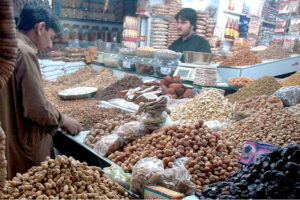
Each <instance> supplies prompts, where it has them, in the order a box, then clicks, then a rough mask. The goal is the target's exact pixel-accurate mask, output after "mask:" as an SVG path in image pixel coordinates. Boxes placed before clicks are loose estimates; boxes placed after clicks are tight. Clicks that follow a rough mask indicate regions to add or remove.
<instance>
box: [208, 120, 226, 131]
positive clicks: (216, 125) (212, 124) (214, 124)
mask: <svg viewBox="0 0 300 200" xmlns="http://www.w3.org/2000/svg"><path fill="white" fill-rule="evenodd" d="M204 125H206V126H207V127H208V128H209V129H210V130H212V131H215V132H218V131H219V130H221V129H222V128H224V127H225V126H226V125H227V123H225V122H223V123H221V122H219V121H218V120H212V121H206V122H204Z"/></svg>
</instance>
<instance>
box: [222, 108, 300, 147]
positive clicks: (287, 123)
mask: <svg viewBox="0 0 300 200" xmlns="http://www.w3.org/2000/svg"><path fill="white" fill-rule="evenodd" d="M299 130H300V118H299V115H297V114H295V113H294V112H292V111H289V110H288V109H284V108H279V107H277V106H271V107H270V108H267V109H263V110H261V111H258V112H257V113H255V114H253V115H251V116H250V117H247V118H245V119H243V120H240V121H238V122H235V123H233V124H231V125H230V126H227V127H226V128H225V129H222V130H221V131H220V132H218V133H219V134H220V135H222V136H223V137H224V138H225V139H227V140H228V141H231V143H232V144H233V146H234V147H235V148H237V149H242V148H243V144H244V142H245V140H257V141H260V142H264V143H269V144H273V145H280V146H284V147H286V146H287V145H288V144H289V143H291V142H294V143H296V144H300V134H299Z"/></svg>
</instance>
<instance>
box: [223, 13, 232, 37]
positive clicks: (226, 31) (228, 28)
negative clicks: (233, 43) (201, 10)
mask: <svg viewBox="0 0 300 200" xmlns="http://www.w3.org/2000/svg"><path fill="white" fill-rule="evenodd" d="M230 34H231V19H230V18H229V17H228V18H227V23H226V26H225V34H224V38H227V39H230Z"/></svg>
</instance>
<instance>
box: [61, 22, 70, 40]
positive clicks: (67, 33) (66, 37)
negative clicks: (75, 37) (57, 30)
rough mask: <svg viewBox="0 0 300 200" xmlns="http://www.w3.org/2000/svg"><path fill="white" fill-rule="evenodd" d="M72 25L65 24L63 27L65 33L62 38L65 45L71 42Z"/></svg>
mask: <svg viewBox="0 0 300 200" xmlns="http://www.w3.org/2000/svg"><path fill="white" fill-rule="evenodd" d="M70 31H71V28H70V24H64V25H63V31H62V37H61V42H63V43H68V42H69V40H70Z"/></svg>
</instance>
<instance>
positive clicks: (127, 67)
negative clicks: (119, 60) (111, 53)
mask: <svg viewBox="0 0 300 200" xmlns="http://www.w3.org/2000/svg"><path fill="white" fill-rule="evenodd" d="M123 67H124V68H126V69H130V62H129V61H127V60H123Z"/></svg>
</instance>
